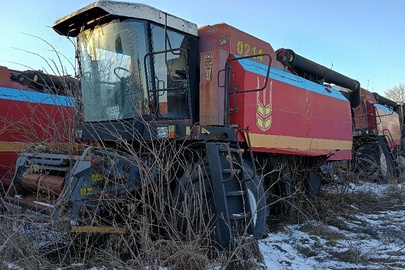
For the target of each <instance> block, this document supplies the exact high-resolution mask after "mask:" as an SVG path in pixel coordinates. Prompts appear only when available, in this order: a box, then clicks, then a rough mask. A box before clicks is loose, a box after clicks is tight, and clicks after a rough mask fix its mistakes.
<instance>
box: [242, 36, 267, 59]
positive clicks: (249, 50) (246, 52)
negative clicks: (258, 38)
mask: <svg viewBox="0 0 405 270" xmlns="http://www.w3.org/2000/svg"><path fill="white" fill-rule="evenodd" d="M237 50H238V54H239V55H240V56H251V55H257V54H262V53H263V50H262V49H258V48H256V46H251V45H250V44H249V43H244V42H243V41H241V40H239V41H238V43H237ZM254 58H257V59H258V60H259V61H260V62H261V61H263V56H257V57H254Z"/></svg>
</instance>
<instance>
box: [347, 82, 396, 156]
mask: <svg viewBox="0 0 405 270" xmlns="http://www.w3.org/2000/svg"><path fill="white" fill-rule="evenodd" d="M360 93H361V104H360V106H358V107H357V108H355V109H354V110H353V113H354V125H355V126H354V135H355V136H357V137H364V136H368V135H374V136H385V137H386V138H387V144H388V146H389V148H390V149H391V150H393V149H394V148H396V147H399V146H400V145H401V123H400V117H399V115H398V113H397V112H395V111H394V109H395V108H390V107H389V106H384V104H380V103H379V100H377V99H376V96H375V94H373V93H371V92H370V91H367V90H365V89H361V92H360Z"/></svg>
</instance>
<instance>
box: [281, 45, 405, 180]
mask: <svg viewBox="0 0 405 270" xmlns="http://www.w3.org/2000/svg"><path fill="white" fill-rule="evenodd" d="M278 60H280V61H281V62H283V63H284V64H285V65H286V66H287V67H288V68H289V70H290V71H292V72H293V73H295V74H298V75H299V76H301V77H303V78H306V79H308V80H311V81H313V82H318V83H321V84H325V83H333V84H336V86H335V88H336V89H338V90H340V91H341V93H342V94H343V95H345V96H347V97H348V99H349V100H350V104H351V107H352V118H353V119H352V121H353V148H352V152H353V162H352V166H353V168H352V169H353V170H355V171H357V172H359V173H361V175H362V176H363V177H365V178H368V179H369V180H374V181H383V182H384V181H387V180H388V178H389V177H397V176H399V174H400V173H401V172H402V171H403V170H404V168H405V158H404V149H403V145H402V144H403V139H402V138H403V136H402V134H403V133H404V110H403V106H402V105H400V104H398V103H397V102H394V101H392V100H389V99H387V98H384V97H382V96H380V95H378V94H377V93H371V92H369V91H367V90H366V89H363V88H360V83H358V82H357V81H354V80H352V79H349V78H347V77H345V76H343V75H341V74H339V73H336V72H333V71H331V70H330V69H328V68H326V67H324V66H321V65H319V64H316V63H314V62H312V61H310V60H308V59H306V58H304V57H302V56H299V55H297V54H295V53H294V52H293V51H292V50H285V49H280V50H279V51H278ZM353 90H354V91H353ZM325 105H326V106H327V107H329V108H333V110H334V111H335V112H336V113H340V112H341V111H340V110H339V109H338V108H337V107H335V106H334V105H333V104H330V103H329V104H325ZM331 125H332V122H330V123H325V125H324V126H323V127H319V128H323V129H325V127H326V129H327V130H329V129H330V126H331ZM331 132H333V131H331ZM342 132H345V133H347V132H348V130H342Z"/></svg>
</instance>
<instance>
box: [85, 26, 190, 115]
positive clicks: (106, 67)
mask: <svg viewBox="0 0 405 270" xmlns="http://www.w3.org/2000/svg"><path fill="white" fill-rule="evenodd" d="M147 29H149V31H147ZM148 33H149V34H148ZM187 40H188V39H187V37H185V36H184V35H182V34H179V33H176V32H172V31H165V29H164V28H163V27H160V26H157V25H153V24H150V23H147V22H145V21H138V20H134V19H127V20H124V21H121V20H119V19H116V20H113V21H111V22H109V23H107V24H103V25H99V26H96V27H94V28H92V29H88V30H85V31H83V32H81V33H80V34H79V36H78V53H79V63H80V65H79V66H80V72H81V84H82V85H81V86H82V103H83V110H84V117H85V120H86V121H90V122H92V121H108V120H121V119H130V118H140V117H143V116H148V115H149V116H153V117H158V118H159V117H161V118H187V117H188V105H187V104H188V102H187V101H188V91H186V90H187V89H188V83H187V76H186V53H185V49H182V48H187V46H188V45H187Z"/></svg>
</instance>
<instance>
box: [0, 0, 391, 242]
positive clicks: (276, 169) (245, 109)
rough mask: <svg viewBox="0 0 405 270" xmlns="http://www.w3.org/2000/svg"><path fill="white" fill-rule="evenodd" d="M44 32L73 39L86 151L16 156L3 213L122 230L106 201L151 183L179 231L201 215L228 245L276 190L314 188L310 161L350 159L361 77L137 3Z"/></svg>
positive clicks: (259, 221)
mask: <svg viewBox="0 0 405 270" xmlns="http://www.w3.org/2000/svg"><path fill="white" fill-rule="evenodd" d="M53 28H54V30H55V31H56V32H58V33H59V34H61V35H64V36H67V37H76V38H77V56H78V63H79V67H80V70H79V72H80V78H81V91H82V106H83V111H84V122H83V124H82V125H81V126H80V127H78V129H77V135H78V138H79V139H80V140H81V141H83V142H89V145H92V146H89V147H88V148H86V150H84V152H82V153H78V154H74V155H65V154H50V153H49V154H45V153H27V154H23V155H21V156H20V157H19V160H18V162H17V171H16V174H15V177H14V179H13V183H12V186H11V187H10V189H9V191H8V193H7V201H8V203H7V205H8V207H10V209H14V210H18V211H19V212H24V211H26V210H31V211H30V213H36V215H38V216H40V217H42V218H45V217H51V218H52V219H53V220H57V221H59V222H62V223H63V222H64V221H66V223H64V224H65V226H66V228H67V229H69V230H71V231H77V232H86V231H92V232H97V231H98V232H112V231H120V228H117V227H116V226H117V224H119V222H118V221H117V220H114V215H112V214H111V209H114V207H113V206H116V205H125V201H126V200H127V199H128V198H129V197H130V196H131V197H132V196H135V197H136V196H137V195H136V194H139V192H137V191H139V190H140V189H145V188H148V187H149V186H150V187H155V186H161V187H163V189H164V192H162V193H161V195H160V196H162V197H161V198H159V200H161V201H163V202H167V203H166V205H167V206H168V207H169V206H171V207H174V208H175V209H176V211H175V212H171V213H174V215H176V220H177V222H176V224H177V225H178V226H179V228H180V230H186V229H187V228H186V227H187V226H186V225H190V226H191V229H197V228H200V227H201V224H202V223H204V222H206V223H207V224H208V225H209V226H212V228H215V235H216V241H217V243H218V244H219V245H221V246H223V247H228V246H229V245H232V243H233V242H234V241H235V240H236V239H237V238H238V237H239V236H240V235H246V234H251V235H254V236H255V237H256V238H260V237H262V236H263V234H264V233H265V226H266V217H267V215H268V213H269V211H268V208H269V206H268V205H269V204H271V203H272V201H273V200H274V199H275V198H276V197H277V196H280V195H287V196H288V195H291V194H293V193H294V192H296V189H298V186H300V185H301V186H302V187H303V189H305V190H306V192H309V193H312V194H316V193H317V192H318V190H319V186H320V183H321V177H320V174H319V172H320V166H321V165H323V164H325V163H327V162H332V161H341V160H343V161H344V160H350V159H351V158H352V146H353V118H352V112H353V111H354V108H356V107H358V106H359V105H360V104H361V103H362V102H363V101H362V100H361V88H360V83H359V82H357V81H356V80H353V79H350V78H347V77H345V76H343V75H341V74H339V73H337V72H335V71H332V70H330V69H327V68H325V67H323V66H320V65H318V64H316V63H313V62H311V61H309V60H307V59H305V58H302V57H300V56H298V55H296V54H294V52H293V51H291V50H284V49H281V50H278V51H275V50H274V49H273V48H272V46H271V45H270V44H269V43H267V42H264V41H262V40H260V39H258V38H256V37H253V36H251V35H249V34H247V33H245V32H242V31H241V30H238V29H236V28H234V27H232V26H229V25H227V24H224V23H221V24H216V25H208V26H203V27H200V28H197V26H196V25H195V24H194V23H191V22H188V21H186V20H183V19H180V18H178V17H175V16H172V15H170V14H167V13H165V12H162V11H160V10H157V9H155V8H152V7H150V6H147V5H144V4H135V3H124V2H112V1H100V2H96V3H94V4H91V5H89V6H86V7H84V8H82V9H80V10H78V11H76V12H74V13H72V14H70V15H68V16H66V17H64V18H62V19H60V20H58V21H56V23H55V25H54V26H53ZM324 83H330V84H336V85H339V86H341V87H343V88H345V91H343V93H342V92H340V91H338V90H337V89H335V88H333V87H330V86H325V85H324ZM370 104H371V105H370V106H373V104H372V103H370ZM362 106H363V105H362ZM386 111H389V110H388V109H386ZM389 114H390V115H396V114H395V113H393V112H392V111H390V112H389ZM396 117H397V119H398V115H396ZM374 123H375V127H376V128H377V124H378V123H377V122H375V121H374ZM398 127H399V124H398ZM365 129H366V127H363V131H365ZM357 131H359V130H357ZM373 132H374V131H373ZM373 134H374V135H376V136H377V137H378V136H379V134H378V131H377V133H373ZM357 135H358V134H357ZM380 135H381V134H380ZM384 135H386V134H384ZM357 137H358V136H357ZM380 137H381V136H380ZM391 137H392V136H391ZM384 138H385V137H384V136H382V140H384V141H386V140H385V139H384ZM391 141H392V142H394V144H393V145H392V146H393V147H392V149H393V148H394V145H395V142H396V141H394V140H391ZM100 145H101V146H102V147H99V146H100ZM361 145H364V143H361ZM396 145H397V144H396ZM167 149H171V150H172V152H171V153H170V151H166V150H167ZM384 149H385V150H387V149H388V146H387V144H386V145H385V148H384ZM173 153H177V154H173ZM45 180H47V181H45ZM44 183H47V184H44ZM269 194H271V196H269ZM197 195H201V197H197ZM202 198H203V199H202ZM276 199H277V198H276ZM197 200H198V202H199V203H197V202H196V201H197ZM120 209H121V210H122V209H126V208H125V207H122V208H120ZM32 210H34V211H32ZM199 211H200V212H199ZM209 211H212V213H213V214H214V221H212V220H211V219H208V218H206V217H207V216H208V215H207V212H209ZM185 213H189V214H190V213H191V214H196V217H194V218H192V219H187V218H186V217H185V216H184V215H185ZM95 217H96V218H95ZM107 217H108V218H107ZM185 233H186V232H185Z"/></svg>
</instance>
